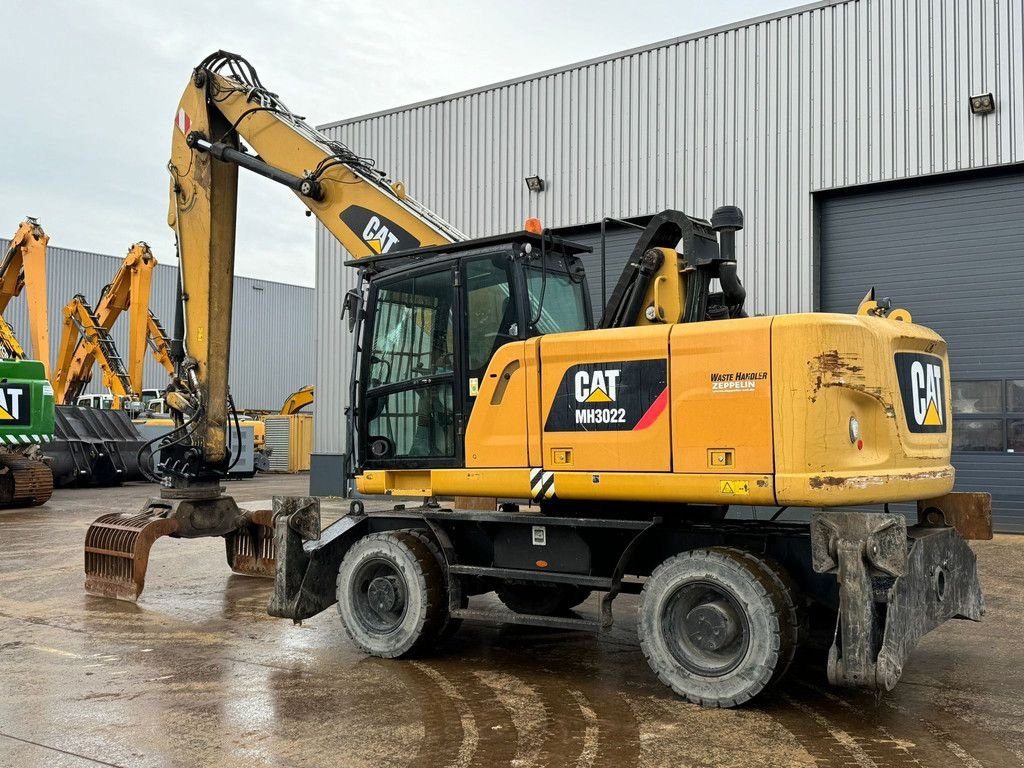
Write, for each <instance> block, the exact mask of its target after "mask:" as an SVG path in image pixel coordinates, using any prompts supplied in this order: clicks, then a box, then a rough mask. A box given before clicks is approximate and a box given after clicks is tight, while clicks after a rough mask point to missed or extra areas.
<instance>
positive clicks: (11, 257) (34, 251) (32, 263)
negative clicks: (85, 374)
mask: <svg viewBox="0 0 1024 768" xmlns="http://www.w3.org/2000/svg"><path fill="white" fill-rule="evenodd" d="M49 242H50V238H49V236H48V235H47V234H46V233H45V232H44V231H43V228H42V226H41V225H40V224H39V221H38V220H36V219H33V218H31V217H27V218H26V219H25V220H24V221H23V222H21V224H20V225H19V226H18V230H17V231H16V232H15V233H14V237H12V238H11V242H10V244H9V245H8V246H7V251H6V252H5V253H4V257H3V260H2V261H0V346H2V347H3V352H4V356H5V357H6V358H7V359H11V360H24V359H25V351H24V349H23V348H22V345H21V343H20V342H19V341H18V339H17V337H16V336H15V334H14V331H13V330H12V329H11V326H10V325H9V324H8V323H7V321H6V320H4V319H3V317H2V315H3V313H4V311H5V310H6V309H7V305H8V304H10V303H11V299H14V298H16V297H17V296H20V295H21V294H22V292H23V291H24V292H25V293H26V299H27V302H28V318H29V333H30V334H31V337H32V359H34V360H38V361H39V362H41V363H42V364H43V368H44V370H45V372H46V378H50V326H49V321H48V314H47V305H46V246H47V244H48V243H49Z"/></svg>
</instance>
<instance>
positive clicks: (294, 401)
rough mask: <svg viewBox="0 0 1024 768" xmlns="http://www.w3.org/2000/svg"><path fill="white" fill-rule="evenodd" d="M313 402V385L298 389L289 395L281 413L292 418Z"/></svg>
mask: <svg viewBox="0 0 1024 768" xmlns="http://www.w3.org/2000/svg"><path fill="white" fill-rule="evenodd" d="M312 402H313V385H312V384H307V385H306V386H304V387H302V388H301V389H297V390H295V391H294V392H292V393H291V394H290V395H288V397H287V399H286V400H285V401H284V405H282V406H281V410H280V411H279V413H280V414H281V415H282V416H291V415H292V414H293V413H298V412H299V411H301V410H302V409H303V408H305V407H306V406H307V405H310V404H312Z"/></svg>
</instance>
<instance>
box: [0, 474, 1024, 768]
mask: <svg viewBox="0 0 1024 768" xmlns="http://www.w3.org/2000/svg"><path fill="white" fill-rule="evenodd" d="M306 482H307V480H306V478H305V477H303V476H296V477H283V478H273V477H272V478H258V479H256V480H252V481H246V482H243V483H238V484H232V485H231V486H230V490H231V491H232V492H233V493H234V494H235V496H236V498H238V499H239V500H240V501H242V500H250V501H251V500H262V499H269V497H270V496H271V495H272V494H274V493H302V492H303V491H304V490H305V488H306ZM149 492H150V488H148V487H146V486H141V485H135V486H126V487H124V488H118V489H82V490H73V491H58V492H57V493H56V494H55V495H54V498H53V499H52V500H51V502H50V503H49V504H48V505H46V506H45V507H42V508H39V509H35V510H29V511H23V510H22V511H7V512H0V545H2V548H0V766H19V767H20V766H36V765H39V766H95V765H116V766H136V765H139V766H178V765H182V766H197V765H218V766H313V765H318V766H322V765H337V766H406V765H408V766H423V767H426V766H446V765H455V766H488V767H489V766H502V765H512V766H533V765H550V766H617V767H618V766H632V765H645V766H661V765H666V766H667V765H672V766H751V765H755V766H759V768H767V767H768V766H812V765H827V766H831V765H844V766H845V765H851V766H860V768H871V767H872V766H879V767H882V766H902V765H918V766H941V767H942V768H946V767H947V766H970V767H971V768H975V767H976V766H1004V765H1021V764H1024V663H1022V662H1024V637H1022V632H1021V627H1022V619H1024V595H1022V589H1021V587H1022V584H1024V537H1009V536H1002V537H997V539H996V540H995V541H993V542H982V543H978V544H976V545H975V547H976V551H977V552H978V553H979V558H980V566H981V571H982V583H983V587H984V589H985V592H986V599H987V606H988V615H987V616H986V619H985V622H984V623H982V624H972V623H969V622H951V623H948V624H947V625H946V626H944V627H942V628H941V629H939V630H938V631H936V632H934V633H932V634H931V635H929V636H928V637H927V638H926V639H925V640H924V641H923V643H922V644H921V646H920V647H919V648H918V649H917V651H916V653H915V654H914V656H913V657H912V660H911V662H910V664H909V665H908V667H907V669H906V672H905V674H904V678H903V681H902V682H901V683H900V685H899V686H898V687H897V688H896V690H895V691H893V692H892V693H890V694H886V695H884V696H881V697H879V698H878V699H877V700H876V698H875V697H874V696H873V695H870V694H864V693H860V692H856V691H843V690H837V689H831V688H829V687H828V686H827V683H826V682H825V680H824V674H823V671H822V670H821V669H818V668H815V667H812V666H811V665H809V664H803V665H801V667H800V668H799V669H797V670H795V671H794V672H791V673H790V676H789V678H788V679H787V681H786V682H785V683H784V684H783V686H782V688H781V690H780V691H779V692H778V693H777V694H776V695H775V696H773V697H772V698H771V699H769V700H766V701H764V702H762V703H760V704H757V705H755V706H748V707H746V708H742V709H738V710H724V711H723V710H704V709H700V708H698V707H695V706H692V705H689V704H686V703H683V702H682V701H680V700H678V699H677V698H676V697H674V696H673V694H672V693H671V692H670V691H669V690H668V689H667V688H664V687H663V686H662V685H661V684H660V683H658V682H657V680H656V679H655V678H654V675H653V674H652V673H651V672H650V671H649V670H648V668H647V665H646V663H645V661H644V659H643V656H642V655H641V653H640V650H639V647H638V644H637V641H636V636H635V630H634V622H633V616H632V613H633V608H634V606H635V598H633V597H623V598H620V601H618V602H617V603H616V606H617V611H616V617H617V623H616V627H615V628H614V630H613V631H612V632H611V633H610V634H608V635H603V636H600V637H595V636H593V635H589V634H584V633H579V632H564V631H547V630H537V629H532V628H527V627H505V628H501V627H493V626H488V625H485V624H478V623H473V624H470V623H467V624H466V625H464V626H463V628H462V630H461V631H460V632H459V633H458V634H457V635H456V636H455V637H454V638H453V639H452V640H450V641H449V642H448V643H446V644H445V645H444V646H442V647H441V648H439V649H438V651H437V653H436V654H435V655H433V656H431V657H430V658H427V659H422V660H418V661H381V660H377V659H372V658H367V657H365V656H363V655H362V654H360V653H359V652H357V651H356V650H355V649H354V648H353V647H352V646H351V644H350V643H349V642H348V640H347V639H346V637H345V635H344V632H343V630H342V628H341V625H340V622H339V620H338V617H337V615H336V613H335V612H334V610H333V609H332V610H329V611H327V612H325V613H323V614H321V615H319V616H317V617H314V618H313V619H311V620H309V621H307V622H305V623H304V624H303V625H302V626H294V625H292V624H291V623H289V622H287V621H283V620H280V619H273V618H271V617H269V616H267V615H266V611H265V606H266V603H267V599H268V596H269V592H270V588H271V586H270V583H269V582H268V581H264V580H259V579H250V578H245V577H239V576H233V575H231V574H230V573H229V571H228V570H227V566H226V565H225V562H224V548H223V544H222V542H221V540H219V539H216V540H192V541H178V540H170V539H163V540H161V541H159V542H158V543H157V545H156V546H155V547H154V549H153V556H152V559H151V565H150V570H149V574H148V576H147V584H146V591H145V592H144V593H143V595H142V598H141V601H140V602H139V604H138V605H130V604H125V603H117V602H114V601H109V600H103V599H98V598H91V597H87V596H86V595H85V594H84V592H83V591H82V571H81V562H82V551H81V548H82V541H83V538H84V535H85V529H86V527H87V526H88V524H89V522H90V521H91V520H92V519H93V518H95V517H96V516H98V515H99V514H101V513H103V512H106V511H109V510H111V509H135V508H137V507H138V506H139V505H140V504H141V503H142V501H143V500H144V499H145V498H146V496H147V495H148V494H149ZM490 599H492V598H474V599H473V604H474V606H476V605H477V601H478V600H479V601H482V602H481V605H483V604H485V603H486V601H488V600H490ZM588 611H593V607H592V606H588V607H587V608H586V611H584V612H588Z"/></svg>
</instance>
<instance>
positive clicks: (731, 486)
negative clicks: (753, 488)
mask: <svg viewBox="0 0 1024 768" xmlns="http://www.w3.org/2000/svg"><path fill="white" fill-rule="evenodd" d="M718 492H719V493H721V494H722V495H724V496H749V495H750V483H749V482H747V481H746V480H721V481H719V483H718Z"/></svg>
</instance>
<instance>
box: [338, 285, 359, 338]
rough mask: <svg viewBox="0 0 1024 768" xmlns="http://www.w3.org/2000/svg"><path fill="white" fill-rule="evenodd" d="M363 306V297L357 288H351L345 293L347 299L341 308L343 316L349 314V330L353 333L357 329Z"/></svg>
mask: <svg viewBox="0 0 1024 768" xmlns="http://www.w3.org/2000/svg"><path fill="white" fill-rule="evenodd" d="M362 306H363V297H362V296H361V295H360V294H359V291H357V290H354V289H353V290H351V291H349V292H348V293H346V294H345V300H344V302H343V304H342V308H341V316H342V318H344V317H345V316H346V315H348V332H349V333H352V332H353V331H354V330H355V329H356V323H357V322H359V311H360V309H361V308H362Z"/></svg>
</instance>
